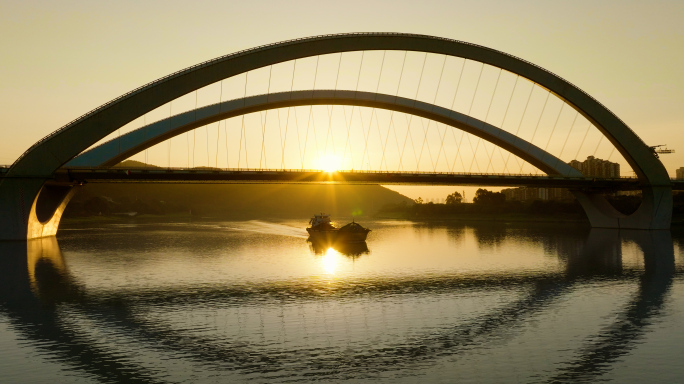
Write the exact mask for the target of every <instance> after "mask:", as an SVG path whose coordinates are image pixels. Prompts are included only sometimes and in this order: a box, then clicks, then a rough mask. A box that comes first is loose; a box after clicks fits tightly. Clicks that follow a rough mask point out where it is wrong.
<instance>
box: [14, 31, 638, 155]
mask: <svg viewBox="0 0 684 384" xmlns="http://www.w3.org/2000/svg"><path fill="white" fill-rule="evenodd" d="M349 36H405V37H419V38H431V39H437V40H443V41H449V42H456V43H459V44H465V45H471V46H475V47H478V48H480V49H483V50H488V51H491V52H495V53H497V54H501V55H505V56H508V57H511V58H514V59H516V60H520V61H522V62H524V63H527V64H529V65H531V66H534V67H535V68H538V69H539V70H541V71H543V72H546V73H549V74H551V75H552V76H555V77H557V78H559V79H561V80H562V81H564V82H566V83H568V84H570V85H571V86H572V87H574V88H575V89H577V90H579V91H580V92H581V93H582V94H584V95H585V96H586V97H588V98H589V99H591V100H593V101H594V102H595V103H597V104H599V105H600V106H601V107H603V108H604V109H605V110H607V111H610V110H609V109H608V108H606V107H605V106H604V105H603V104H601V103H600V102H599V101H598V100H596V99H595V98H593V97H592V96H591V95H589V94H588V93H586V92H584V91H583V90H582V89H580V88H579V87H577V86H575V85H574V84H572V83H570V82H569V81H567V80H565V79H564V78H562V77H560V76H558V75H556V74H554V73H552V72H551V71H548V70H546V69H544V68H542V67H540V66H538V65H536V64H534V63H532V62H529V61H527V60H525V59H521V58H519V57H516V56H513V55H510V54H508V53H505V52H502V51H498V50H496V49H492V48H488V47H484V46H481V45H478V44H473V43H469V42H465V41H461V40H455V39H448V38H443V37H436V36H429V35H420V34H405V33H392V32H386V33H374V32H355V33H345V34H327V35H318V36H312V37H304V38H297V39H292V40H285V41H281V42H275V43H270V44H265V45H260V46H257V47H253V48H249V49H243V50H240V51H237V52H234V53H230V54H227V55H223V56H219V57H217V58H214V59H210V60H207V61H204V62H201V63H198V64H195V65H193V66H190V67H187V68H184V69H181V70H179V71H176V72H173V73H171V74H168V75H166V76H164V77H161V78H159V79H157V80H154V81H151V82H149V83H147V84H144V85H142V86H140V87H138V88H135V89H133V90H131V91H129V92H126V93H124V94H122V95H121V96H119V97H117V98H115V99H112V100H110V101H108V102H107V103H105V104H102V105H101V106H99V107H97V108H95V109H93V110H91V111H89V112H87V113H85V114H83V115H81V116H79V117H77V118H76V119H74V120H72V121H70V122H68V123H67V124H65V125H63V126H62V127H60V128H59V129H57V130H55V131H53V132H51V133H50V134H48V135H46V136H45V137H43V138H42V139H40V140H38V141H37V142H36V143H34V144H33V145H32V146H31V147H29V148H28V149H27V150H26V151H24V152H23V153H22V154H21V155H20V156H19V157H18V158H17V160H15V161H14V163H13V164H12V166H14V165H15V164H17V163H18V162H19V161H20V160H21V159H22V158H23V157H24V156H26V154H28V153H29V152H31V151H32V150H33V149H34V148H36V147H37V146H39V145H40V144H42V143H43V142H45V141H47V140H48V139H50V138H52V137H54V136H56V135H58V134H60V133H61V132H63V131H64V130H66V129H68V128H69V127H71V126H73V125H75V124H77V123H79V122H81V121H83V120H85V119H86V118H88V117H91V116H93V115H95V114H97V113H99V112H100V111H102V110H104V109H107V108H109V107H110V106H112V105H114V104H116V103H118V102H119V101H120V100H122V99H125V98H127V97H130V96H132V95H134V94H136V93H139V92H141V91H143V90H145V89H147V88H151V87H153V86H156V85H158V84H161V83H163V82H166V81H168V80H170V79H172V78H176V77H179V76H182V75H184V74H187V73H189V72H192V71H193V70H195V69H198V68H201V67H206V66H210V65H213V64H215V63H217V62H220V61H223V60H226V59H228V58H234V57H239V56H243V55H246V54H248V53H252V52H256V51H259V50H265V49H268V48H271V47H273V46H287V45H291V44H296V43H299V42H302V41H316V40H324V39H330V38H345V37H349ZM610 113H611V114H612V115H613V116H614V117H615V118H616V119H618V120H619V121H620V122H622V124H623V125H624V126H625V127H627V129H629V130H630V131H632V132H634V131H633V130H632V129H631V128H630V127H629V126H628V125H627V124H625V123H624V121H622V120H621V119H620V118H619V117H617V115H615V114H614V113H612V112H610ZM634 135H635V136H636V137H637V138H638V137H639V136H638V135H636V133H635V134H634ZM639 140H641V138H639ZM642 142H643V141H642ZM644 145H645V144H644Z"/></svg>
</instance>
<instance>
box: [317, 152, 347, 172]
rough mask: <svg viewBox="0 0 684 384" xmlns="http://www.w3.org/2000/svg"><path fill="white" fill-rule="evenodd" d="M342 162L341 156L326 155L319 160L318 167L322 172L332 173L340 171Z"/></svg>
mask: <svg viewBox="0 0 684 384" xmlns="http://www.w3.org/2000/svg"><path fill="white" fill-rule="evenodd" d="M341 163H342V161H341V159H340V157H339V156H337V155H331V154H326V155H323V156H321V158H320V159H319V160H318V166H319V168H320V169H321V170H323V171H325V172H328V173H332V172H335V171H338V170H339V168H340V165H341Z"/></svg>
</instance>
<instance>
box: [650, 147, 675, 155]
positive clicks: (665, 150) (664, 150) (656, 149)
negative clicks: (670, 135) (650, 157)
mask: <svg viewBox="0 0 684 384" xmlns="http://www.w3.org/2000/svg"><path fill="white" fill-rule="evenodd" d="M665 145H666V144H660V145H654V146H652V147H651V150H652V151H653V154H654V155H655V157H657V158H659V157H660V156H658V155H659V154H663V155H667V154H668V153H674V152H675V151H674V149H668V148H667V147H665ZM660 147H663V148H660Z"/></svg>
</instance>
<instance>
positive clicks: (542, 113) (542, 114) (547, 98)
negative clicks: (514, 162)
mask: <svg viewBox="0 0 684 384" xmlns="http://www.w3.org/2000/svg"><path fill="white" fill-rule="evenodd" d="M549 96H551V92H547V93H546V99H545V100H544V107H542V111H541V113H540V114H539V118H538V119H537V124H536V125H535V126H534V131H533V132H532V138H531V139H530V141H529V142H528V144H527V149H528V150H529V149H530V148H532V145H533V144H532V141H533V140H534V137H535V136H536V135H537V130H538V129H539V123H540V122H541V119H542V116H544V112H545V111H546V106H547V105H548V102H549ZM525 164H526V163H522V165H521V166H520V173H522V170H523V167H524V166H525Z"/></svg>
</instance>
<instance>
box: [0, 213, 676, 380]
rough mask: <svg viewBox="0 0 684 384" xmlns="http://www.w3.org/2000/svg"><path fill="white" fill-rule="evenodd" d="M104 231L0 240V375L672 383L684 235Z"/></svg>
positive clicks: (153, 227)
mask: <svg viewBox="0 0 684 384" xmlns="http://www.w3.org/2000/svg"><path fill="white" fill-rule="evenodd" d="M362 224H363V225H365V226H368V227H370V228H372V229H373V232H371V233H370V235H369V238H368V241H367V243H366V244H362V245H356V246H347V247H341V246H335V247H327V246H317V245H313V244H310V243H308V242H307V240H306V237H307V236H306V231H305V230H304V227H305V226H306V221H286V222H265V221H247V222H193V223H173V224H168V223H167V224H98V225H90V226H82V227H74V226H72V227H71V228H64V229H63V230H61V232H60V234H59V236H58V237H57V239H45V240H38V241H32V242H29V243H28V245H27V244H26V243H21V242H19V243H4V244H0V256H1V257H0V382H2V383H97V382H105V383H116V382H143V383H167V382H169V383H227V382H240V381H248V380H249V381H251V382H268V383H281V382H304V381H321V382H360V383H376V382H391V383H416V382H425V383H453V382H459V383H460V382H477V383H481V382H538V383H543V382H554V383H555V382H568V383H569V382H572V383H576V382H586V383H589V382H591V383H594V382H600V381H606V382H616V383H644V382H649V383H656V382H662V383H673V382H683V381H684V364H682V363H681V360H682V351H683V350H684V278H683V277H684V268H683V266H684V263H683V262H684V260H683V258H684V252H682V250H683V249H684V235H680V234H677V233H675V232H673V233H670V232H667V231H654V232H648V231H621V232H618V231H613V230H589V229H582V228H573V227H572V225H564V226H552V225H548V224H545V225H538V224H537V225H534V224H525V225H504V224H496V223H483V224H481V225H479V224H478V225H460V224H448V223H434V224H424V223H414V222H406V221H363V222H362Z"/></svg>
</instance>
